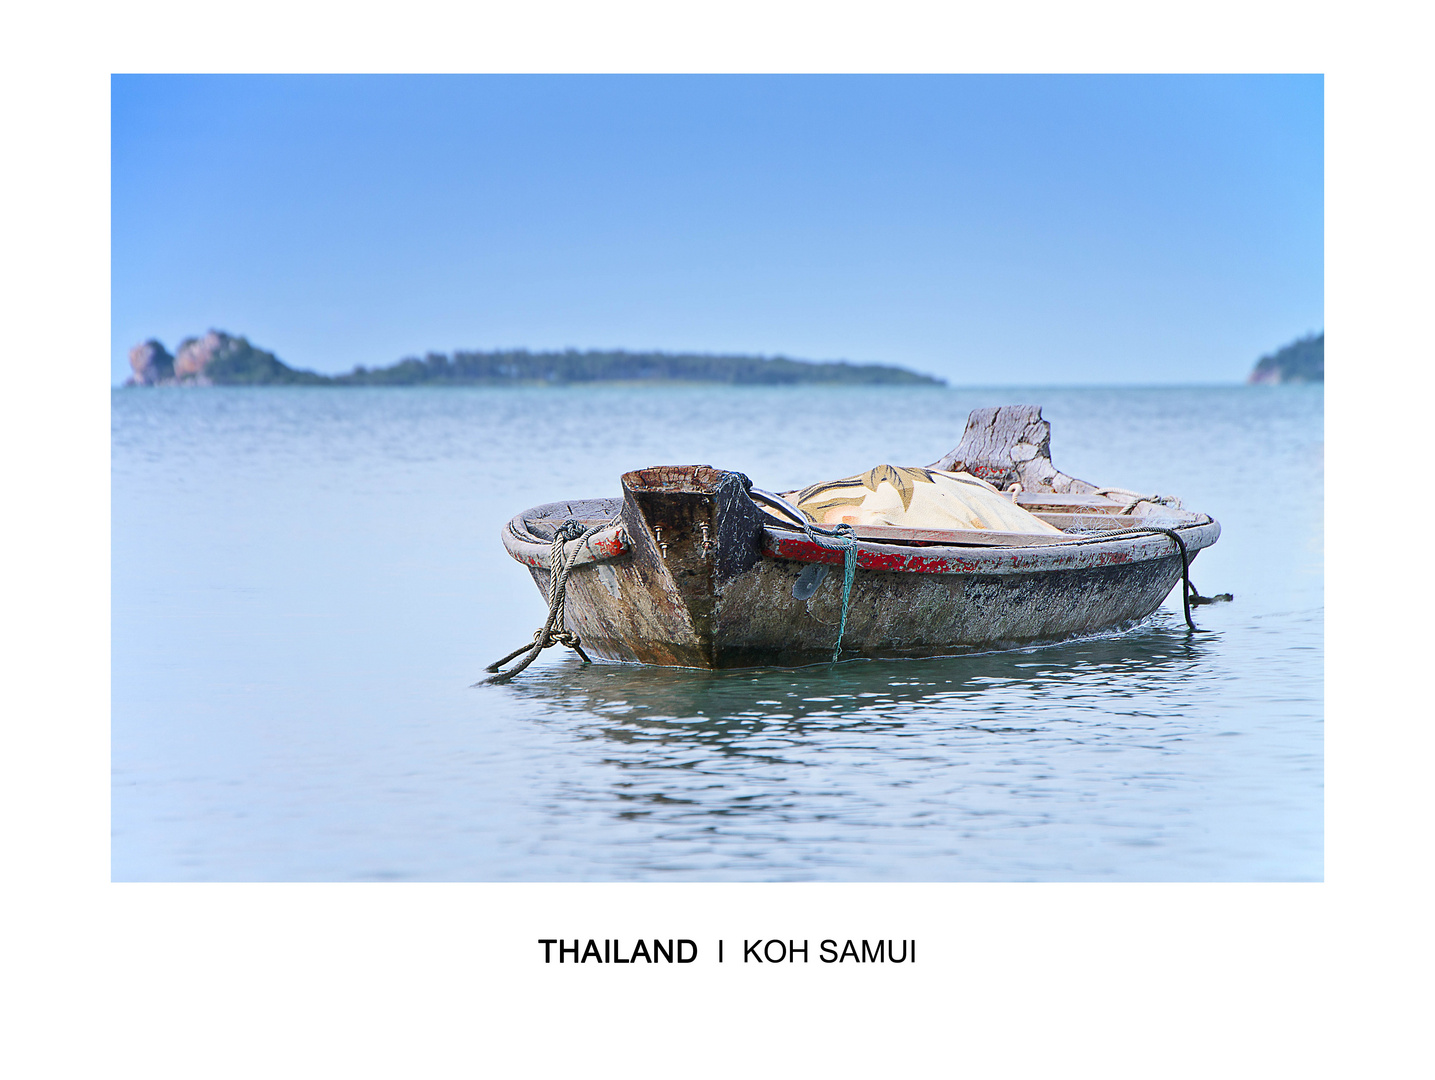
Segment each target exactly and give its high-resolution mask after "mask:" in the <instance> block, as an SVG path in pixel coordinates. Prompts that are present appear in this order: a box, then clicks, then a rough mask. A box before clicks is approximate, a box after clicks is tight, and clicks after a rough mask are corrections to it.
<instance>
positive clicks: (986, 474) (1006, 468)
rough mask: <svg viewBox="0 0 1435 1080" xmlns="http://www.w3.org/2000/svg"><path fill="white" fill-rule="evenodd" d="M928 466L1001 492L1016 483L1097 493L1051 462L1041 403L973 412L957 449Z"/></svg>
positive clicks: (1045, 489)
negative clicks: (960, 474) (976, 479)
mask: <svg viewBox="0 0 1435 1080" xmlns="http://www.w3.org/2000/svg"><path fill="white" fill-rule="evenodd" d="M928 467H929V468H932V469H943V470H945V471H947V472H968V473H971V474H972V475H973V476H976V477H979V478H980V479H982V480H985V481H987V482H988V483H989V484H994V485H995V486H996V487H998V488H1001V489H1003V490H1006V489H1007V488H1010V487H1011V486H1012V484H1016V483H1019V484H1021V486H1022V488H1023V490H1025V491H1043V492H1062V493H1068V492H1069V493H1076V494H1081V493H1085V492H1091V491H1095V490H1097V488H1096V485H1095V484H1090V483H1087V482H1086V481H1085V480H1078V479H1076V478H1075V477H1074V476H1067V475H1066V474H1065V473H1063V472H1060V471H1058V470H1057V468H1056V466H1055V465H1053V464H1052V463H1051V425H1050V424H1049V423H1047V422H1046V421H1045V420H1043V419H1042V418H1041V406H1040V405H1002V406H999V407H997V408H987V409H973V410H972V413H971V415H970V416H968V417H967V429H966V431H965V432H964V433H963V434H962V441H961V442H960V443H958V444H957V447H956V449H954V450H953V451H952V452H951V453H949V454H947V455H946V456H945V457H942V458H940V459H939V460H937V461H934V462H933V463H932V464H931V465H930V466H928Z"/></svg>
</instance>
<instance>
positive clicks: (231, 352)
mask: <svg viewBox="0 0 1435 1080" xmlns="http://www.w3.org/2000/svg"><path fill="white" fill-rule="evenodd" d="M130 368H131V369H132V371H133V375H131V377H130V378H129V380H128V381H127V382H126V383H125V385H126V386H498V385H513V384H537V385H562V384H571V383H592V382H659V381H660V382H715V383H730V384H733V385H738V386H777V385H784V384H790V383H827V384H831V385H853V384H867V385H870V384H885V385H942V384H943V383H944V381H945V380H942V379H938V378H934V377H933V376H931V375H921V374H918V373H917V372H915V371H908V370H907V369H906V368H900V367H893V366H891V365H888V364H849V363H847V362H846V361H839V362H828V363H818V362H814V361H809V360H791V359H788V358H787V357H784V356H776V357H762V356H714V355H708V354H705V353H664V352H625V351H623V350H587V351H584V352H579V351H577V350H575V349H569V350H567V351H564V352H529V351H528V350H526V349H512V350H503V351H495V352H455V353H453V354H452V355H451V356H449V355H445V354H443V353H433V352H431V353H429V354H428V355H426V356H425V357H423V359H419V358H418V357H416V356H410V357H406V358H404V359H403V360H400V361H399V362H398V363H396V364H392V365H390V366H389V367H382V368H372V369H370V368H364V367H356V368H355V369H354V370H353V371H351V372H349V373H348V374H347V375H320V374H318V373H317V372H313V371H301V370H298V369H296V368H291V367H289V366H288V365H287V364H285V363H284V362H283V361H282V360H280V359H279V358H278V357H277V356H275V355H274V354H273V353H272V352H268V351H266V350H264V349H259V348H256V347H255V346H253V345H251V344H250V343H249V340H248V339H247V338H244V337H235V336H233V335H230V334H227V333H225V332H223V331H222V330H211V331H209V333H207V334H205V335H204V336H203V337H197V338H186V339H185V340H183V341H181V342H180V344H179V348H178V349H176V350H175V352H174V354H173V355H171V354H170V352H169V351H168V350H167V349H166V348H165V347H164V345H163V344H161V343H160V342H159V341H156V340H154V339H153V338H151V339H150V340H149V341H145V342H143V343H141V344H139V345H136V346H135V347H134V348H132V349H131V350H130Z"/></svg>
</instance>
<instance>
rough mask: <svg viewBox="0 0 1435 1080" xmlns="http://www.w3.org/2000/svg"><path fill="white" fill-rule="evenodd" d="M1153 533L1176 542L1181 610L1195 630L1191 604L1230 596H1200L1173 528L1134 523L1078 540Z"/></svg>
mask: <svg viewBox="0 0 1435 1080" xmlns="http://www.w3.org/2000/svg"><path fill="white" fill-rule="evenodd" d="M1142 501H1143V502H1144V501H1147V500H1142ZM1153 533H1156V534H1159V535H1162V536H1169V537H1170V538H1171V539H1172V540H1174V541H1175V542H1176V549H1177V550H1178V551H1179V552H1180V553H1181V611H1182V613H1183V614H1184V615H1185V616H1186V625H1187V626H1188V627H1189V628H1190V629H1192V630H1195V629H1196V623H1195V621H1194V620H1193V619H1192V618H1191V605H1192V604H1197V605H1199V604H1216V603H1222V602H1227V601H1230V600H1231V599H1232V596H1231V594H1230V593H1217V594H1216V595H1215V596H1202V595H1201V594H1200V593H1199V592H1197V591H1196V586H1194V585H1192V584H1191V555H1190V553H1189V552H1188V551H1187V550H1186V541H1185V540H1183V539H1181V534H1180V533H1178V532H1177V531H1176V530H1175V529H1167V528H1164V527H1162V526H1160V525H1135V526H1132V527H1131V528H1128V529H1118V530H1116V531H1115V532H1108V533H1093V534H1092V535H1090V536H1084V537H1082V538H1081V541H1080V542H1084V543H1102V542H1104V541H1107V540H1120V539H1123V538H1124V537H1127V536H1150V535H1151V534H1153Z"/></svg>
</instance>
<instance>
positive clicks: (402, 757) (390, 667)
mask: <svg viewBox="0 0 1435 1080" xmlns="http://www.w3.org/2000/svg"><path fill="white" fill-rule="evenodd" d="M1017 402H1036V403H1039V404H1041V405H1042V406H1044V410H1045V415H1046V417H1047V419H1048V420H1050V421H1051V423H1052V428H1053V436H1052V450H1053V453H1052V457H1053V460H1054V461H1055V462H1056V464H1057V466H1058V468H1061V469H1063V470H1064V471H1066V472H1068V473H1071V474H1073V475H1076V476H1080V477H1083V478H1086V479H1089V480H1093V481H1096V482H1099V483H1102V484H1109V485H1113V486H1121V487H1127V488H1132V489H1137V490H1143V491H1144V490H1151V491H1159V492H1163V493H1172V494H1176V495H1179V496H1181V497H1182V498H1183V499H1184V500H1185V502H1186V505H1187V506H1189V507H1192V508H1194V509H1198V510H1204V511H1207V512H1209V513H1211V514H1212V515H1214V516H1215V517H1216V518H1217V519H1219V520H1220V522H1221V524H1222V527H1223V530H1224V532H1223V535H1222V538H1221V540H1220V542H1219V543H1218V544H1217V545H1216V546H1215V547H1214V548H1212V549H1211V550H1209V551H1206V552H1204V553H1202V555H1201V556H1200V557H1199V558H1198V559H1197V560H1196V563H1195V565H1194V567H1193V572H1192V576H1193V579H1194V581H1195V583H1196V585H1197V586H1198V587H1199V588H1200V589H1201V591H1202V592H1205V593H1213V592H1232V593H1234V594H1235V597H1236V599H1235V602H1234V603H1231V604H1221V605H1215V606H1212V607H1203V608H1198V609H1197V613H1196V619H1197V622H1198V623H1199V624H1200V627H1201V632H1200V633H1197V634H1195V635H1188V634H1187V633H1186V631H1185V627H1184V624H1183V623H1182V622H1181V619H1180V615H1179V610H1178V608H1179V599H1178V598H1177V599H1176V600H1175V601H1174V603H1173V601H1172V600H1168V601H1167V604H1166V606H1165V608H1163V610H1162V611H1160V612H1159V613H1158V614H1157V615H1155V616H1153V617H1152V618H1151V619H1150V620H1148V621H1147V622H1146V623H1145V624H1143V625H1142V626H1140V627H1138V628H1136V629H1135V630H1131V631H1128V632H1126V633H1124V634H1119V635H1109V636H1105V637H1101V638H1096V639H1092V640H1087V641H1080V642H1073V643H1068V644H1065V645H1059V646H1049V647H1045V648H1040V649H1032V650H1026V651H1021V652H1009V653H999V654H988V655H983V656H968V657H963V658H960V659H945V660H923V661H904V662H867V661H854V662H848V663H843V664H839V665H836V666H833V667H822V668H810V669H802V670H797V671H745V672H730V673H723V674H711V673H701V672H692V671H682V670H672V669H659V668H645V667H639V666H627V665H613V664H603V663H600V664H595V665H593V666H591V667H584V666H582V665H581V664H579V663H578V662H577V661H576V659H575V658H573V657H572V654H569V653H566V651H565V650H559V649H554V650H551V651H550V652H548V653H546V654H545V655H544V657H543V659H542V660H540V661H539V662H538V663H537V664H535V665H534V666H533V667H532V668H530V669H529V671H528V672H526V673H525V674H524V675H522V676H520V678H519V679H518V680H517V681H515V682H514V683H513V684H510V685H508V686H500V687H479V688H472V687H471V684H472V683H474V682H475V681H476V680H477V679H478V678H479V677H481V676H482V674H483V667H484V665H485V664H487V663H488V662H489V661H491V660H493V659H495V658H496V657H498V656H500V655H502V654H504V653H506V652H508V651H510V650H511V649H513V648H515V647H516V646H518V645H519V644H521V643H522V642H523V641H525V640H526V639H528V638H530V637H531V635H532V632H533V629H534V628H535V627H537V626H538V625H540V623H541V622H542V620H543V616H544V614H545V608H544V605H543V602H542V600H541V598H540V597H539V595H538V592H537V590H536V589H535V588H534V587H533V584H532V582H531V579H530V578H529V576H528V574H527V572H526V571H524V570H523V569H521V568H520V567H519V566H518V565H517V564H516V563H514V562H513V561H512V560H510V559H509V558H508V556H507V555H506V554H505V553H504V551H503V548H502V545H501V544H500V542H499V539H498V534H499V530H500V528H501V527H502V525H503V523H504V522H505V521H506V520H507V519H508V518H509V517H511V516H512V515H513V514H514V513H516V512H517V511H519V510H521V509H523V508H525V507H527V506H530V505H533V504H536V503H540V502H546V501H549V500H555V499H560V498H572V497H595V496H605V495H617V494H618V493H619V491H618V477H619V475H620V474H621V473H622V472H624V471H625V470H628V469H632V468H638V467H642V466H645V465H653V464H673V463H704V464H712V465H716V466H719V467H723V468H730V469H738V470H741V471H743V472H746V473H747V474H748V475H750V476H751V477H752V478H753V480H754V482H755V483H757V484H758V485H759V486H760V487H765V488H768V489H770V490H785V489H790V488H794V487H799V486H802V485H805V484H807V483H810V482H813V481H816V480H822V479H830V478H834V477H839V476H845V475H850V474H852V473H855V472H857V471H859V470H861V469H866V468H869V467H870V466H872V465H874V464H878V463H881V462H891V463H893V464H926V463H928V462H930V461H933V460H935V459H936V458H937V457H939V456H940V455H941V454H942V453H944V452H945V451H947V450H948V449H950V448H951V447H952V446H954V445H955V444H956V443H957V441H958V440H959V439H960V437H961V433H962V428H963V426H964V422H965V418H966V415H967V412H968V411H969V410H970V409H972V408H975V407H977V406H979V405H993V404H1003V403H1017ZM1323 404H1324V398H1323V390H1322V389H1321V388H1320V387H1262V388H1245V387H1229V388H1203V389H1084V390H1069V389H1066V390H1061V389H1052V390H1032V389H1030V388H1026V389H1021V390H1014V391H1004V390H999V389H996V390H970V389H937V390H933V389H928V388H922V389H903V388H849V389H817V390H804V389H801V388H779V389H757V388H752V389H746V388H711V387H640V388H618V387H602V388H591V387H590V388H583V389H561V388H560V389H539V388H535V389H492V390H489V389H460V390H452V389H449V390H429V389H416V388H409V389H350V390H334V389H324V388H316V389H304V388H294V389H278V388H276V389H209V390H189V391H182V390H117V391H115V392H114V396H113V407H112V418H113V443H112V446H113V466H112V467H113V529H112V551H113V596H112V600H113V606H112V610H113V652H112V656H113V721H112V733H113V750H112V755H113V785H114V786H113V847H112V854H113V876H114V878H115V879H116V880H227V881H233V880H306V881H307V880H473V881H497V880H527V881H552V880H685V879H686V880H915V881H939V880H1232V879H1235V880H1318V879H1320V878H1321V877H1322V875H1323V839H1324V838H1323V823H1322V822H1323V776H1322V774H1323V748H1322V738H1323V732H1322V723H1323V690H1322V678H1323V601H1324V594H1323V580H1322V574H1323V570H1322V548H1323V537H1322V516H1323V496H1322V487H1323V442H1322V440H1323V434H1322V415H1323Z"/></svg>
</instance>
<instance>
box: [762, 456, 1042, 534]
mask: <svg viewBox="0 0 1435 1080" xmlns="http://www.w3.org/2000/svg"><path fill="white" fill-rule="evenodd" d="M784 497H785V498H786V499H787V500H788V501H789V502H792V503H795V504H796V505H797V508H798V509H799V510H801V511H802V512H803V513H804V514H806V515H807V516H808V517H809V518H811V519H812V521H813V522H815V523H817V524H822V525H836V524H838V523H839V522H843V521H845V522H847V523H848V524H849V525H896V526H900V527H902V528H908V529H992V530H996V531H998V532H1018V533H1059V532H1061V530H1060V529H1058V528H1056V527H1055V526H1053V525H1048V524H1047V523H1046V522H1044V521H1042V520H1041V519H1040V518H1038V517H1035V516H1034V515H1032V514H1030V513H1028V512H1027V511H1026V510H1023V509H1022V508H1021V507H1020V506H1017V505H1016V503H1014V502H1012V500H1011V498H1010V497H1009V496H1007V495H1003V494H1002V493H1001V492H1000V491H998V490H997V489H996V488H994V487H993V486H992V485H991V484H988V483H987V482H986V481H985V480H978V479H977V478H976V477H975V476H972V475H971V474H970V473H961V472H941V471H939V470H936V469H913V468H904V467H900V466H895V465H878V466H876V467H875V468H872V469H868V470H867V471H866V472H865V473H861V474H860V475H857V476H849V477H846V478H844V479H842V480H830V481H827V482H826V483H821V484H813V485H812V486H811V487H806V488H803V489H802V490H801V491H796V492H787V493H785V495H784Z"/></svg>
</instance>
